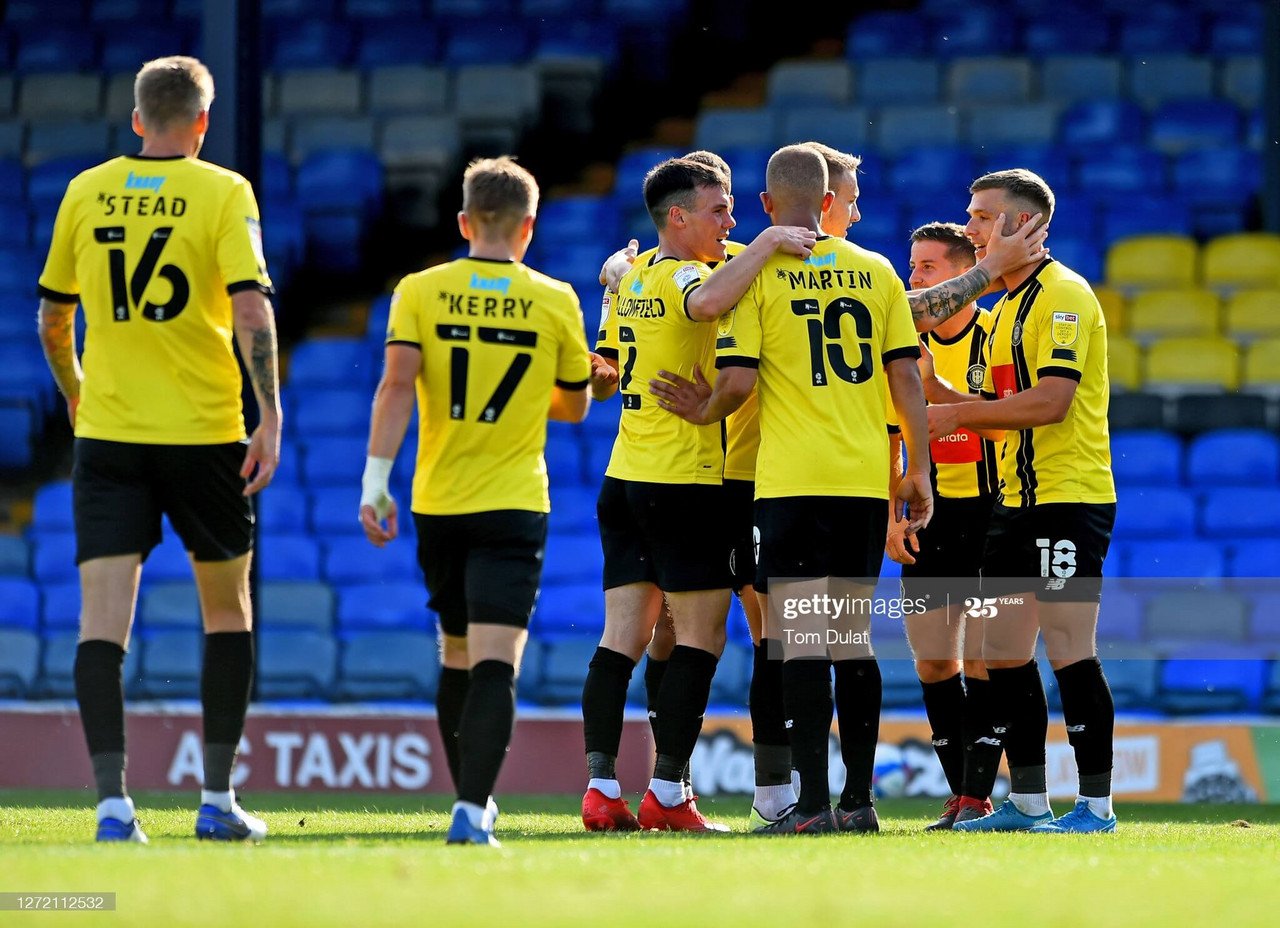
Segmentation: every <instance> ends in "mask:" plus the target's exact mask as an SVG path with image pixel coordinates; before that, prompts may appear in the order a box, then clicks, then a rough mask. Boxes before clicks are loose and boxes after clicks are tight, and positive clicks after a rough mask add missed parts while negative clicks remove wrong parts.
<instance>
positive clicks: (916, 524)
mask: <svg viewBox="0 0 1280 928" xmlns="http://www.w3.org/2000/svg"><path fill="white" fill-rule="evenodd" d="M932 518H933V487H932V486H930V485H929V475H928V474H910V473H908V474H903V475H902V479H901V480H899V481H898V488H897V490H895V491H894V494H893V522H894V524H896V525H903V526H905V528H904V532H905V533H906V534H908V535H914V534H915V533H916V532H918V531H920V529H922V528H924V527H925V526H926V525H928V524H929V520H930V519H932ZM919 550H920V547H919V545H916V551H917V552H918V551H919Z"/></svg>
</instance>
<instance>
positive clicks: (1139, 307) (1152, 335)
mask: <svg viewBox="0 0 1280 928" xmlns="http://www.w3.org/2000/svg"><path fill="white" fill-rule="evenodd" d="M1221 316H1222V304H1221V301H1220V300H1219V299H1218V295H1217V294H1216V293H1214V292H1213V291H1212V290H1144V291H1142V292H1141V293H1139V294H1137V295H1136V296H1134V298H1133V302H1132V303H1130V304H1129V334H1130V335H1131V336H1132V337H1134V338H1136V339H1137V340H1138V341H1140V342H1143V343H1144V344H1149V343H1150V342H1152V341H1154V340H1155V339H1156V338H1160V337H1164V336H1183V337H1190V336H1203V335H1217V334H1218V333H1219V331H1220V330H1221V322H1220V319H1221Z"/></svg>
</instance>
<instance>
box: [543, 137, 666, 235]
mask: <svg viewBox="0 0 1280 928" xmlns="http://www.w3.org/2000/svg"><path fill="white" fill-rule="evenodd" d="M683 154H684V152H683V151H682V150H681V149H679V148H666V147H663V148H639V149H636V150H635V151H630V152H627V153H626V154H625V155H623V156H622V157H621V158H620V159H618V168H617V171H616V173H615V174H614V182H613V189H614V192H615V193H617V194H618V195H619V196H621V197H623V198H632V197H639V196H640V194H641V191H642V189H643V186H644V177H645V175H646V174H648V173H649V171H650V170H651V169H652V168H653V166H654V165H656V164H659V163H660V162H662V161H665V160H667V159H668V158H678V157H679V156H680V155H683ZM538 224H539V228H538V232H539V234H541V232H542V228H541V224H542V218H541V216H539V218H538Z"/></svg>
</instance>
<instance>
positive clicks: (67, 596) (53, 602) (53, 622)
mask: <svg viewBox="0 0 1280 928" xmlns="http://www.w3.org/2000/svg"><path fill="white" fill-rule="evenodd" d="M40 598H41V599H42V600H43V603H42V605H41V612H40V616H41V622H42V625H43V627H44V629H45V631H46V632H48V631H50V630H53V629H72V628H79V627H80V584H79V582H78V581H77V582H64V583H42V584H41V585H40Z"/></svg>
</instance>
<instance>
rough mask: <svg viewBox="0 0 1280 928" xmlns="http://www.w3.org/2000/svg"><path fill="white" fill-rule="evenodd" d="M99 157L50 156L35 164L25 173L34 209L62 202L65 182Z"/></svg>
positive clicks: (40, 260) (41, 258)
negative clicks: (46, 159)
mask: <svg viewBox="0 0 1280 928" xmlns="http://www.w3.org/2000/svg"><path fill="white" fill-rule="evenodd" d="M100 160H101V158H100V157H89V156H87V155H69V156H66V157H61V158H51V159H49V160H48V161H43V162H41V163H40V164H37V165H35V166H34V167H33V168H31V170H30V171H29V172H28V174H27V198H28V199H29V200H30V202H31V206H32V208H33V209H35V210H36V211H40V210H47V211H53V210H56V209H57V208H58V204H59V203H61V202H62V196H63V194H65V193H66V192H67V184H69V183H70V182H71V180H72V179H73V178H74V177H75V176H76V175H77V174H79V173H81V172H82V171H87V170H88V169H89V168H91V167H93V166H94V165H95V164H97V163H98V161H100ZM43 261H44V256H43V255H41V256H39V257H38V258H36V264H35V266H41V265H42V264H43Z"/></svg>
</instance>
